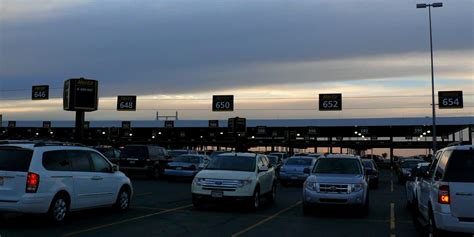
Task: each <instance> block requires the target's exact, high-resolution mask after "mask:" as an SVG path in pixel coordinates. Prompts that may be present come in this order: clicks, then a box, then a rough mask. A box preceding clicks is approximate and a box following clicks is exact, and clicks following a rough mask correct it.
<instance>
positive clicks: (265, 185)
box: [258, 156, 273, 193]
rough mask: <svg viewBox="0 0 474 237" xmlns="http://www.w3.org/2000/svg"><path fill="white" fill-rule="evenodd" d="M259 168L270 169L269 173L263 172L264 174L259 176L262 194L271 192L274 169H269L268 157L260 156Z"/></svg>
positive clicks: (261, 173)
mask: <svg viewBox="0 0 474 237" xmlns="http://www.w3.org/2000/svg"><path fill="white" fill-rule="evenodd" d="M258 159H259V166H258V167H266V168H268V170H267V171H262V172H259V174H260V175H261V183H260V185H261V186H260V188H261V192H262V193H268V192H270V190H271V181H270V179H271V177H272V176H271V171H272V170H273V169H271V168H269V165H270V164H269V162H268V160H267V157H265V156H259V158H258Z"/></svg>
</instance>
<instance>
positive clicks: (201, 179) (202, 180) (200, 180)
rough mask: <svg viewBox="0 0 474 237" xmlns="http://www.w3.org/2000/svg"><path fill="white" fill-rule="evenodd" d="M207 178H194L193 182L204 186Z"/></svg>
mask: <svg viewBox="0 0 474 237" xmlns="http://www.w3.org/2000/svg"><path fill="white" fill-rule="evenodd" d="M205 180H206V179H203V178H194V180H193V183H194V184H195V185H197V186H202V184H203V183H204V181H205Z"/></svg>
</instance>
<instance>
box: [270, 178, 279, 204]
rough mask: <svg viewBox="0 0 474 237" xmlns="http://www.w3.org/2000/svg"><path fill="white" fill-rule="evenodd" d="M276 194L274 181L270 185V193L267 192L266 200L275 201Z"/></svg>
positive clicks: (272, 202)
mask: <svg viewBox="0 0 474 237" xmlns="http://www.w3.org/2000/svg"><path fill="white" fill-rule="evenodd" d="M276 196H277V187H276V184H275V183H274V184H273V185H272V191H270V193H268V202H269V203H270V204H274V203H275V201H276Z"/></svg>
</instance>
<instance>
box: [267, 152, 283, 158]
mask: <svg viewBox="0 0 474 237" xmlns="http://www.w3.org/2000/svg"><path fill="white" fill-rule="evenodd" d="M269 155H272V156H278V157H279V158H283V154H282V153H270V154H269Z"/></svg>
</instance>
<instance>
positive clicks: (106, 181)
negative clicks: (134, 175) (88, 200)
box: [88, 151, 119, 205]
mask: <svg viewBox="0 0 474 237" xmlns="http://www.w3.org/2000/svg"><path fill="white" fill-rule="evenodd" d="M88 154H89V155H90V158H91V160H92V165H93V167H94V177H93V179H92V180H93V181H94V185H96V186H97V187H98V189H99V192H98V193H97V196H98V201H99V202H100V203H98V204H99V205H108V204H113V203H115V200H116V197H117V193H116V192H117V191H118V189H119V187H118V185H119V183H118V181H119V180H118V177H117V175H116V174H115V173H114V172H113V171H112V165H111V164H110V163H109V162H108V161H107V160H106V158H105V157H103V156H102V155H100V154H99V153H97V152H93V151H88Z"/></svg>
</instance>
